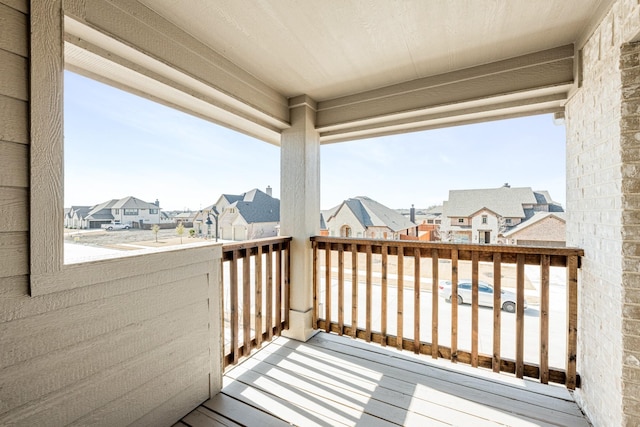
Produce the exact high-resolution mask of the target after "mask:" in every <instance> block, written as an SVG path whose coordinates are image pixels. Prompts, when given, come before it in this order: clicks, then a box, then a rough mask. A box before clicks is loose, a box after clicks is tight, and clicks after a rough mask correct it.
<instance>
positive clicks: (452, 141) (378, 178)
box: [64, 72, 565, 210]
mask: <svg viewBox="0 0 640 427" xmlns="http://www.w3.org/2000/svg"><path fill="white" fill-rule="evenodd" d="M64 120H65V195H64V198H65V206H67V207H68V206H70V205H93V204H97V203H101V202H104V201H106V200H109V199H113V198H121V197H126V196H134V197H138V198H140V199H142V200H145V201H148V202H153V201H154V200H155V199H156V198H157V199H159V200H160V206H161V207H162V208H163V209H165V210H172V209H176V210H178V209H179V210H182V209H185V208H187V209H192V210H194V209H200V208H203V207H205V206H208V205H210V204H212V203H213V202H215V201H216V200H217V198H218V197H219V196H220V194H222V193H230V194H241V193H243V192H245V191H249V190H251V189H253V188H260V189H262V190H264V189H265V188H266V187H267V185H270V186H271V187H273V194H274V196H275V197H279V194H280V149H279V148H278V147H276V146H273V145H271V144H267V143H264V142H262V141H258V140H256V139H253V138H251V137H248V136H245V135H242V134H240V133H237V132H235V131H232V130H228V129H225V128H223V127H220V126H218V125H215V124H212V123H209V122H207V121H204V120H202V119H199V118H196V117H192V116H189V115H187V114H184V113H182V112H180V111H177V110H173V109H171V108H168V107H164V106H162V105H160V104H157V103H154V102H151V101H148V100H146V99H143V98H140V97H138V96H135V95H131V94H129V93H126V92H123V91H120V90H117V89H114V88H112V87H109V86H106V85H103V84H101V83H98V82H96V81H93V80H90V79H87V78H85V77H82V76H79V75H77V74H74V73H71V72H65V117H64ZM505 182H508V183H509V184H510V185H511V186H512V187H532V188H533V189H534V190H548V191H549V192H550V194H551V197H552V198H553V199H554V200H555V201H557V202H560V203H562V204H563V205H564V204H565V128H564V126H558V125H555V124H554V123H553V118H552V116H550V115H541V116H532V117H527V118H520V119H511V120H503V121H495V122H488V123H482V124H475V125H467V126H456V127H451V128H446V129H435V130H430V131H424V132H417V133H409V134H402V135H394V136H388V137H382V138H375V139H368V140H360V141H353V142H346V143H338V144H330V145H323V146H322V147H321V193H322V194H321V207H322V209H328V208H331V207H333V206H335V205H337V204H339V203H340V202H341V201H342V200H344V199H346V198H349V197H354V196H369V197H371V198H372V199H374V200H377V201H378V202H380V203H382V204H384V205H386V206H389V207H391V208H408V207H410V206H411V205H412V204H414V205H415V206H416V207H420V208H422V207H427V206H429V205H433V204H440V203H442V201H443V200H446V199H447V195H448V191H449V190H457V189H468V188H494V187H499V186H501V185H502V184H504V183H505Z"/></svg>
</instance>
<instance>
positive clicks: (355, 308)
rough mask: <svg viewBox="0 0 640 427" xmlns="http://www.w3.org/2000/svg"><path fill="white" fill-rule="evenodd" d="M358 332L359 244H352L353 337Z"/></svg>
mask: <svg viewBox="0 0 640 427" xmlns="http://www.w3.org/2000/svg"><path fill="white" fill-rule="evenodd" d="M357 334H358V245H356V244H355V243H352V244H351V337H352V338H355V337H356V335H357Z"/></svg>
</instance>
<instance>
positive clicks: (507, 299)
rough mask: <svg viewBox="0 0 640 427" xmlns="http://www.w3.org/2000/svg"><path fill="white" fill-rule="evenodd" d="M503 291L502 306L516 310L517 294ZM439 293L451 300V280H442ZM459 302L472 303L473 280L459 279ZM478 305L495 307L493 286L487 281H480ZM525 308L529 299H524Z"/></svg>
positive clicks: (512, 310)
mask: <svg viewBox="0 0 640 427" xmlns="http://www.w3.org/2000/svg"><path fill="white" fill-rule="evenodd" d="M500 293H501V308H502V310H504V311H506V312H508V313H515V311H516V294H515V293H513V292H510V291H505V290H503V291H502V292H500ZM438 294H439V295H440V296H441V297H443V298H444V299H445V300H446V301H447V302H451V281H450V280H441V281H440V283H439V285H438ZM457 301H458V304H465V303H466V304H471V280H468V279H462V280H459V281H458V297H457ZM478 305H482V306H485V307H493V286H492V285H490V284H489V283H486V282H481V281H478ZM524 308H525V309H526V308H527V300H526V299H525V300H524Z"/></svg>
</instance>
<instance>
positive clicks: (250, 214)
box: [222, 188, 280, 224]
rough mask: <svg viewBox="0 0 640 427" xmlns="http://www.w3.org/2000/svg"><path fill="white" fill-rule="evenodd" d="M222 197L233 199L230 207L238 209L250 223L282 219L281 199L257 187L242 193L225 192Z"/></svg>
mask: <svg viewBox="0 0 640 427" xmlns="http://www.w3.org/2000/svg"><path fill="white" fill-rule="evenodd" d="M222 197H224V198H226V199H227V200H228V201H230V200H233V202H232V203H231V204H230V205H229V207H230V208H236V209H238V213H239V214H240V215H241V216H242V217H243V218H244V220H245V221H246V222H247V223H248V224H252V223H258V222H279V221H280V200H279V199H276V198H274V197H271V196H269V195H268V194H267V193H265V192H263V191H260V190H258V189H257V188H254V189H253V190H250V191H247V192H246V193H243V194H240V195H233V194H223V195H222Z"/></svg>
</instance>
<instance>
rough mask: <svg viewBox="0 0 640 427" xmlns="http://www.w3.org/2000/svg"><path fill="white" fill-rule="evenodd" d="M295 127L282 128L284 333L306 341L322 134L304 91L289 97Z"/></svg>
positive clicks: (317, 221) (317, 220)
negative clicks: (286, 277) (286, 263)
mask: <svg viewBox="0 0 640 427" xmlns="http://www.w3.org/2000/svg"><path fill="white" fill-rule="evenodd" d="M289 108H290V117H291V128H289V129H287V130H285V131H283V132H282V143H281V150H280V152H281V155H280V186H281V190H280V197H281V202H280V234H281V235H283V236H291V237H293V241H292V242H291V252H290V261H291V269H290V274H291V282H290V283H291V295H290V301H291V309H290V311H289V330H288V331H284V333H283V334H284V335H285V336H287V337H290V338H294V339H297V340H300V341H306V340H308V339H309V338H310V337H311V336H312V335H313V334H314V330H313V328H312V325H311V320H312V309H313V295H312V291H313V283H312V280H313V256H312V255H313V254H312V251H311V242H310V239H309V238H310V237H311V236H313V235H315V234H318V233H319V231H320V136H319V133H318V131H316V129H315V116H316V103H315V101H313V100H312V99H311V98H309V97H308V96H306V95H302V96H298V97H295V98H292V99H290V100H289Z"/></svg>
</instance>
